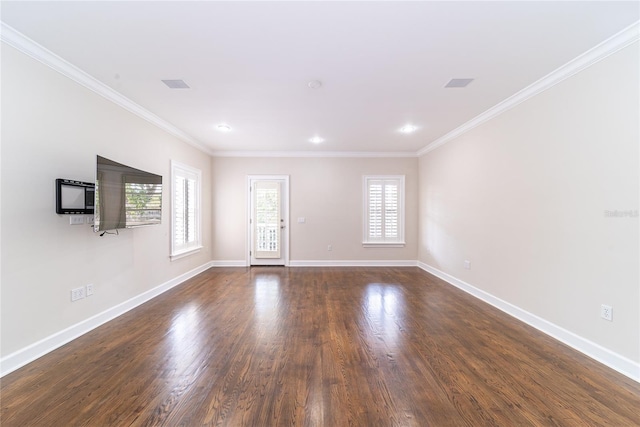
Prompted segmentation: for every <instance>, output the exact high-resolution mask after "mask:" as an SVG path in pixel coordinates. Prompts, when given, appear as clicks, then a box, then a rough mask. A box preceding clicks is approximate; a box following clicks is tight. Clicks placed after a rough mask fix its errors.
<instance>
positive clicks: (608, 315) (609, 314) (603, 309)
mask: <svg viewBox="0 0 640 427" xmlns="http://www.w3.org/2000/svg"><path fill="white" fill-rule="evenodd" d="M600 317H602V318H603V319H604V320H608V321H609V322H612V321H613V308H612V307H611V306H610V305H605V304H602V305H601V306H600Z"/></svg>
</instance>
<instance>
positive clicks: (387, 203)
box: [363, 175, 404, 246]
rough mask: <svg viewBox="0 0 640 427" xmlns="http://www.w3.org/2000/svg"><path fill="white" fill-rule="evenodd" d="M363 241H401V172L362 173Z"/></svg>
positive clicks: (402, 190)
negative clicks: (375, 174) (388, 173)
mask: <svg viewBox="0 0 640 427" xmlns="http://www.w3.org/2000/svg"><path fill="white" fill-rule="evenodd" d="M363 221H364V232H363V234H364V235H363V243H364V244H371V245H376V244H380V245H385V244H387V245H395V246H397V245H404V176H395V175H394V176H385V175H382V176H365V177H364V218H363Z"/></svg>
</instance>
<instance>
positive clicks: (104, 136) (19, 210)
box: [1, 45, 211, 357]
mask: <svg viewBox="0 0 640 427" xmlns="http://www.w3.org/2000/svg"><path fill="white" fill-rule="evenodd" d="M1 136H2V157H1V161H2V171H1V177H2V178H1V183H2V215H1V220H2V224H1V229H2V252H1V256H2V259H1V264H2V271H1V274H2V285H1V286H2V287H1V291H2V302H1V304H2V305H1V310H2V314H1V321H2V326H1V327H2V330H1V333H2V341H1V342H2V349H1V354H2V356H3V357H5V356H7V355H9V354H11V353H13V352H16V351H18V350H20V349H23V348H25V347H27V346H29V345H31V344H33V343H35V342H37V341H38V340H41V339H43V338H45V337H48V336H50V335H52V334H54V333H57V332H60V331H62V330H64V329H65V328H67V327H70V326H72V325H74V324H77V323H78V322H82V321H84V320H86V319H88V318H90V317H91V316H94V315H96V314H98V313H101V312H103V311H105V310H108V309H110V308H112V307H114V306H116V305H118V304H120V303H122V302H124V301H127V300H129V299H131V298H134V297H136V296H138V295H140V294H142V293H144V292H146V291H148V290H150V289H152V288H154V287H156V286H158V285H161V284H163V283H165V282H167V281H169V280H171V279H174V278H176V277H178V276H180V275H181V274H184V273H185V272H188V271H190V270H192V269H194V268H196V267H199V266H201V265H203V264H206V263H208V262H209V261H210V260H211V251H210V248H211V226H210V222H209V221H205V222H204V224H203V243H204V249H203V250H202V251H201V252H200V253H199V254H197V255H193V256H190V257H187V258H184V259H181V260H178V261H173V262H171V261H170V260H169V249H170V246H169V236H170V232H169V224H170V216H169V213H170V212H169V206H170V203H169V201H170V198H169V182H170V180H169V176H170V175H169V174H170V160H171V159H175V160H178V161H180V162H183V163H186V164H189V165H191V166H193V167H196V168H199V169H201V170H202V173H203V196H204V199H203V203H202V207H203V217H204V218H209V217H210V216H211V197H210V194H211V184H210V183H211V175H210V166H211V165H210V157H209V156H208V155H206V154H203V153H202V152H200V151H198V150H196V149H195V148H193V147H191V146H189V145H187V144H185V143H183V142H181V141H179V140H177V139H176V138H174V137H172V136H170V135H169V134H167V133H165V132H164V131H162V130H160V129H159V128H157V127H156V126H154V125H152V124H150V123H148V122H146V121H144V120H143V119H141V118H139V117H137V116H135V115H133V114H131V113H129V112H127V111H126V110H124V109H122V108H121V107H119V106H117V105H115V104H113V103H111V102H110V101H107V100H106V99H104V98H102V97H100V96H98V95H96V94H95V93H93V92H91V91H90V90H88V89H86V88H84V87H81V86H80V85H78V84H76V83H74V82H73V81H71V80H70V79H68V78H66V77H64V76H62V75H60V74H58V73H56V72H55V71H53V70H51V69H50V68H48V67H47V66H45V65H43V64H41V63H39V62H37V61H35V60H33V59H31V58H29V57H27V56H25V55H23V54H22V53H19V52H17V51H16V50H14V49H13V48H11V47H8V46H6V45H3V46H2V134H1ZM97 154H100V155H102V156H105V157H107V158H110V159H113V160H116V161H118V162H121V163H125V164H127V165H130V166H133V167H136V168H139V169H143V170H147V171H150V172H154V173H157V174H161V175H163V179H164V183H165V186H164V189H163V204H164V206H163V214H162V225H160V226H152V227H145V228H138V229H131V230H123V231H121V232H120V235H119V236H110V235H108V236H105V237H99V236H98V234H97V233H93V231H92V230H91V228H90V227H89V226H86V225H85V226H71V225H69V217H68V216H65V215H57V214H56V213H55V185H54V184H55V179H56V178H70V179H75V180H81V181H90V182H92V181H94V179H95V177H94V174H95V167H96V155H97ZM89 283H92V284H94V286H95V295H93V296H91V297H88V298H86V299H83V300H80V301H77V302H73V303H72V302H71V301H70V290H71V289H72V288H75V287H78V286H84V285H86V284H89Z"/></svg>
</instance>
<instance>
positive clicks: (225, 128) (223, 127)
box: [216, 123, 231, 132]
mask: <svg viewBox="0 0 640 427" xmlns="http://www.w3.org/2000/svg"><path fill="white" fill-rule="evenodd" d="M216 129H218V130H219V131H220V132H231V126H229V125H225V124H224V123H223V124H219V125H218V126H216Z"/></svg>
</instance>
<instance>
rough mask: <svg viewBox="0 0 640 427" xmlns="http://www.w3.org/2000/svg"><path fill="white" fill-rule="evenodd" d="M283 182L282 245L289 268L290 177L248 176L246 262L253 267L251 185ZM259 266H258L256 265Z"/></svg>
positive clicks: (283, 254) (283, 257)
mask: <svg viewBox="0 0 640 427" xmlns="http://www.w3.org/2000/svg"><path fill="white" fill-rule="evenodd" d="M276 180H277V181H283V182H282V189H281V193H282V194H281V195H282V212H281V213H282V219H283V220H284V221H283V224H284V229H283V230H282V231H283V233H282V236H281V244H282V254H281V255H282V259H283V260H284V266H285V267H288V266H289V175H247V186H246V189H247V210H246V215H247V216H246V224H247V250H246V251H245V253H246V256H247V258H246V262H247V265H248V266H249V267H251V251H252V246H253V242H252V239H251V237H252V234H253V230H252V225H253V224H251V216H252V215H253V195H252V193H251V184H252V182H253V181H276ZM256 265H257V264H256Z"/></svg>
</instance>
